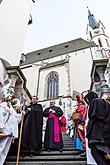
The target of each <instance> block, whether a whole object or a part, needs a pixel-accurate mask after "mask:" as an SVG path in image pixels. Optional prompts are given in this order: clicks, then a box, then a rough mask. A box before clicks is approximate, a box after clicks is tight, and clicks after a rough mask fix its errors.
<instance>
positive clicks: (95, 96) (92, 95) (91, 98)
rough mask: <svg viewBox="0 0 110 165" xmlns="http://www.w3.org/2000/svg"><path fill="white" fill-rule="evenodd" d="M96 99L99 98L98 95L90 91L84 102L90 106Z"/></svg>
mask: <svg viewBox="0 0 110 165" xmlns="http://www.w3.org/2000/svg"><path fill="white" fill-rule="evenodd" d="M95 98H98V95H97V93H95V92H93V91H89V93H88V94H87V95H85V97H84V100H85V102H86V103H87V104H88V105H89V104H90V102H91V101H92V100H93V99H95Z"/></svg>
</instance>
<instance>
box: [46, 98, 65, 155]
mask: <svg viewBox="0 0 110 165" xmlns="http://www.w3.org/2000/svg"><path fill="white" fill-rule="evenodd" d="M62 115H63V111H62V110H61V108H60V107H57V106H55V101H54V100H52V101H50V106H49V107H48V108H46V109H45V110H44V111H43V116H44V117H47V123H46V130H45V137H44V147H45V149H46V150H47V151H48V152H49V151H50V150H59V151H60V152H62V151H63V139H62V134H61V128H60V120H59V117H61V116H62Z"/></svg>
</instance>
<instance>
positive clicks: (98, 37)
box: [86, 8, 110, 95]
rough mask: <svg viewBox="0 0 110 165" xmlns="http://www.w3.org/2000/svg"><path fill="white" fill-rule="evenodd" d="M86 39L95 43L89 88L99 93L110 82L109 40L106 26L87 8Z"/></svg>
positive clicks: (106, 87)
mask: <svg viewBox="0 0 110 165" xmlns="http://www.w3.org/2000/svg"><path fill="white" fill-rule="evenodd" d="M86 34H87V40H88V41H90V42H93V43H94V44H95V45H96V49H95V54H94V57H93V65H92V70H91V87H90V89H91V90H94V91H96V92H97V93H98V94H99V95H100V94H101V92H103V91H107V90H108V84H109V82H110V79H109V78H107V77H109V74H110V73H109V71H110V67H109V58H110V41H109V36H108V35H107V32H106V28H105V26H104V25H103V23H102V22H101V20H99V21H97V20H96V19H95V17H94V15H93V14H92V13H91V11H90V10H89V8H88V25H87V33H86Z"/></svg>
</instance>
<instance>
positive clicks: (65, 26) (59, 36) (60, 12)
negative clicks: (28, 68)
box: [23, 0, 110, 53]
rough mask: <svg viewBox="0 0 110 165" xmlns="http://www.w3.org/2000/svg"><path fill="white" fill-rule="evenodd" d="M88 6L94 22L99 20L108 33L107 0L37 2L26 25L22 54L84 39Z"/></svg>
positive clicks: (108, 4) (109, 22) (109, 30)
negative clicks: (94, 19)
mask: <svg viewBox="0 0 110 165" xmlns="http://www.w3.org/2000/svg"><path fill="white" fill-rule="evenodd" d="M87 6H88V7H89V9H90V10H91V12H92V13H93V14H94V16H95V18H96V20H101V21H102V22H103V24H104V26H105V27H106V29H107V31H108V33H109V32H110V19H109V8H110V0H36V2H35V3H33V8H32V11H31V15H32V18H33V23H32V24H30V25H29V26H28V29H27V33H26V37H25V41H24V48H23V53H28V52H32V51H35V50H39V49H42V48H46V47H48V46H53V45H56V44H60V43H63V42H67V41H70V40H73V39H76V38H83V39H87V37H86V28H87V23H88V11H87Z"/></svg>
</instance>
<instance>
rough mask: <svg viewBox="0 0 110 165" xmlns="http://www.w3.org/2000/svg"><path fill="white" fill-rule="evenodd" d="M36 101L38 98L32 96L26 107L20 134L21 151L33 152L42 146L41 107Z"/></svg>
mask: <svg viewBox="0 0 110 165" xmlns="http://www.w3.org/2000/svg"><path fill="white" fill-rule="evenodd" d="M37 101H38V98H37V97H36V96H33V97H32V102H31V104H30V105H29V106H28V108H27V110H28V113H27V114H26V117H25V120H24V128H23V136H22V152H23V153H29V154H35V153H36V152H38V151H40V150H41V148H42V126H43V108H42V105H41V104H38V103H37Z"/></svg>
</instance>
